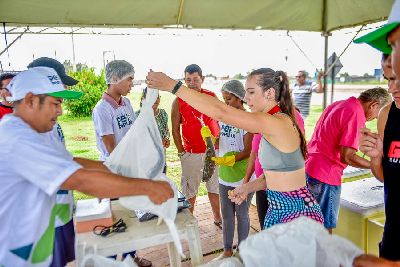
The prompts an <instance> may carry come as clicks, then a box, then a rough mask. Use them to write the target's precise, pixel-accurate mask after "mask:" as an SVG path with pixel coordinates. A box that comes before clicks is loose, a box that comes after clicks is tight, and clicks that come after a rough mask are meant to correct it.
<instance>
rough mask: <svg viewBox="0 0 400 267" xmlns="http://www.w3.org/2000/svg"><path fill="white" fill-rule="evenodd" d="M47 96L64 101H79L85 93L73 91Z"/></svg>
mask: <svg viewBox="0 0 400 267" xmlns="http://www.w3.org/2000/svg"><path fill="white" fill-rule="evenodd" d="M47 95H49V96H53V97H58V98H64V99H77V98H80V97H81V96H82V95H83V93H81V92H77V91H72V90H64V91H58V92H54V93H47Z"/></svg>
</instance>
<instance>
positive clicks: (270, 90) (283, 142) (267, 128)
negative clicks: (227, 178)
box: [146, 68, 323, 228]
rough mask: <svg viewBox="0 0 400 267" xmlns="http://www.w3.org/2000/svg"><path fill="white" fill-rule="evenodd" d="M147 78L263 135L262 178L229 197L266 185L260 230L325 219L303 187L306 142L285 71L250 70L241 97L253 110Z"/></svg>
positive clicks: (159, 76) (238, 198)
mask: <svg viewBox="0 0 400 267" xmlns="http://www.w3.org/2000/svg"><path fill="white" fill-rule="evenodd" d="M146 82H147V84H148V86H149V87H151V88H157V89H159V90H165V91H170V92H172V93H174V94H176V95H177V96H178V97H179V98H181V99H182V100H184V101H185V102H187V103H188V104H190V105H191V106H192V107H194V108H195V109H197V110H199V111H200V112H202V113H204V114H206V115H207V116H209V117H211V118H213V119H215V120H217V121H222V122H224V123H227V124H230V125H233V126H235V127H238V128H241V129H244V130H246V131H247V132H252V133H260V134H262V136H263V138H262V140H261V143H260V148H259V152H258V153H259V154H258V155H259V160H260V163H261V166H262V168H263V171H264V174H263V177H261V179H256V180H254V181H253V182H250V183H246V184H243V185H241V186H239V187H236V189H235V190H234V191H233V192H231V193H230V196H229V197H230V199H231V200H232V201H233V202H235V203H236V204H241V203H242V202H243V201H245V200H246V199H247V195H248V194H249V193H251V192H255V191H258V190H261V189H266V194H267V199H268V203H269V207H268V211H267V215H266V216H265V221H264V228H268V227H270V226H272V225H274V224H278V223H285V222H289V221H291V220H293V219H296V218H298V217H300V216H307V217H310V218H311V219H314V220H316V221H318V222H320V223H323V216H322V214H321V210H320V207H319V205H318V204H317V202H316V201H315V199H314V197H313V196H312V194H311V193H310V192H309V191H308V189H307V187H306V177H305V169H304V160H305V158H306V156H307V152H306V142H305V138H304V135H303V133H302V131H300V129H299V127H298V126H297V124H296V123H295V118H294V107H293V103H292V100H291V96H290V92H289V86H288V79H287V76H286V74H285V73H284V72H282V71H274V70H272V69H266V68H263V69H258V70H255V71H253V72H251V73H250V75H249V76H248V78H247V80H246V86H245V89H246V95H245V101H246V103H247V105H248V106H249V108H250V109H251V111H252V112H251V113H249V112H246V111H243V110H239V109H235V108H232V107H230V106H228V105H226V104H224V103H223V102H221V101H219V100H218V99H216V98H213V97H208V96H206V95H204V94H199V93H197V92H195V91H194V90H190V89H188V88H187V87H185V86H183V85H182V83H181V82H176V81H175V80H173V79H171V78H170V77H168V76H166V75H165V74H164V73H160V72H152V71H151V72H149V73H148V75H147V77H146Z"/></svg>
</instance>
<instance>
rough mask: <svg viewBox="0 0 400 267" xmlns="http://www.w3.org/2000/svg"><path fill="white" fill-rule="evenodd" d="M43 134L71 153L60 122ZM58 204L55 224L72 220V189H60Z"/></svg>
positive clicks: (58, 146)
mask: <svg viewBox="0 0 400 267" xmlns="http://www.w3.org/2000/svg"><path fill="white" fill-rule="evenodd" d="M43 134H44V135H46V136H47V137H48V138H49V140H50V141H51V142H53V145H54V147H55V148H57V149H59V150H60V151H61V152H63V153H66V154H67V155H69V152H68V151H67V149H66V148H65V139H64V133H63V131H62V128H61V126H60V124H58V123H56V125H54V127H53V130H52V131H50V132H47V133H43ZM67 157H68V156H67ZM56 205H58V207H57V214H56V222H55V226H56V227H60V226H63V225H65V224H67V223H68V222H70V221H71V220H72V211H73V207H74V206H73V205H74V197H73V195H72V190H63V189H60V190H58V191H57V195H56Z"/></svg>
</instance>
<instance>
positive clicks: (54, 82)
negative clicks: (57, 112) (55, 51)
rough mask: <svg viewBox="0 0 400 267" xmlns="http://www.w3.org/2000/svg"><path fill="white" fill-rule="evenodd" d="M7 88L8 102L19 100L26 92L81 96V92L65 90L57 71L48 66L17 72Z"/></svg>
mask: <svg viewBox="0 0 400 267" xmlns="http://www.w3.org/2000/svg"><path fill="white" fill-rule="evenodd" d="M7 89H8V91H10V93H11V96H9V97H7V101H10V102H13V101H18V100H21V99H23V98H24V97H25V96H26V94H28V93H32V94H34V95H40V94H46V95H49V96H53V97H59V98H65V99H76V98H79V97H81V96H82V93H81V92H76V91H72V90H66V89H65V88H64V85H63V83H62V81H61V79H60V77H59V76H58V75H57V72H56V71H55V70H54V69H52V68H48V67H35V68H31V69H28V70H25V71H22V72H20V73H18V74H17V76H15V77H14V78H13V79H12V80H11V82H10V83H9V84H8V86H7Z"/></svg>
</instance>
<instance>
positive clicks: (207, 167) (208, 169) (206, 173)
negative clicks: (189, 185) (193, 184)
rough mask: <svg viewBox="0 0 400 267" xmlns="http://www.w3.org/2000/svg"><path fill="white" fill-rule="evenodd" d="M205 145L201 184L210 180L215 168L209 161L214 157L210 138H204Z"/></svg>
mask: <svg viewBox="0 0 400 267" xmlns="http://www.w3.org/2000/svg"><path fill="white" fill-rule="evenodd" d="M206 144H207V145H206V153H205V154H206V156H205V157H204V165H203V176H202V178H201V180H202V181H203V182H208V180H210V178H211V176H212V175H213V174H214V171H215V167H216V164H215V162H214V161H213V160H211V158H212V157H215V147H214V144H213V142H212V140H211V137H207V138H206Z"/></svg>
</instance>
